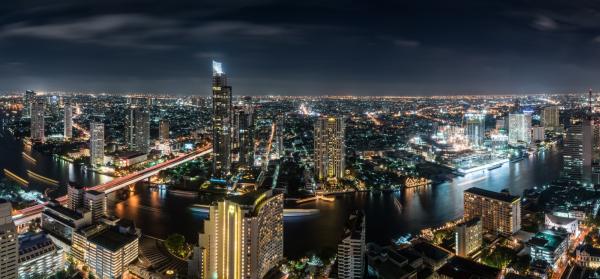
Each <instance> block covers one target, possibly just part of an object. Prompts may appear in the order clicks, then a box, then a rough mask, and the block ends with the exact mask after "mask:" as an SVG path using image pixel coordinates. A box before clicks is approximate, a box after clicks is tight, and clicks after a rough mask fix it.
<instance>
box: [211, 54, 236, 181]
mask: <svg viewBox="0 0 600 279" xmlns="http://www.w3.org/2000/svg"><path fill="white" fill-rule="evenodd" d="M212 102H213V119H212V122H213V123H212V125H213V144H212V145H213V148H212V150H213V154H212V175H213V177H215V178H220V179H225V178H227V175H228V174H229V172H230V170H231V141H232V140H231V137H232V135H231V126H232V121H233V119H232V108H231V86H228V85H227V76H226V75H225V72H223V67H222V65H221V63H219V62H216V61H213V78H212Z"/></svg>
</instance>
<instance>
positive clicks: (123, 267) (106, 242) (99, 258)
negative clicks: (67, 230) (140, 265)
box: [71, 220, 141, 278]
mask: <svg viewBox="0 0 600 279" xmlns="http://www.w3.org/2000/svg"><path fill="white" fill-rule="evenodd" d="M140 235H141V233H140V230H139V229H137V228H135V226H134V225H133V222H131V221H129V220H119V221H118V222H117V223H116V225H114V226H113V225H107V224H96V225H93V226H88V227H85V228H82V229H79V230H77V231H76V232H74V233H73V247H72V251H71V255H72V256H73V259H75V260H76V261H77V262H80V263H83V264H85V265H87V266H89V267H90V271H91V272H92V273H93V274H94V275H96V277H97V278H121V275H123V273H124V272H125V271H127V266H128V265H129V264H130V263H132V262H134V261H135V260H137V258H138V253H139V238H140Z"/></svg>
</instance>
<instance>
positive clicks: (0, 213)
mask: <svg viewBox="0 0 600 279" xmlns="http://www.w3.org/2000/svg"><path fill="white" fill-rule="evenodd" d="M18 269H19V240H18V234H17V227H16V226H15V222H13V219H12V206H11V204H10V202H8V201H6V200H0V278H2V279H17V278H18Z"/></svg>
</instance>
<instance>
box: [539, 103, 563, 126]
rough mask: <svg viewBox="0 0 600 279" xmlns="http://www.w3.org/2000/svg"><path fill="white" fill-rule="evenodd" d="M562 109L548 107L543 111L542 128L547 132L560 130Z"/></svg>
mask: <svg viewBox="0 0 600 279" xmlns="http://www.w3.org/2000/svg"><path fill="white" fill-rule="evenodd" d="M559 116H560V108H559V107H558V106H548V107H545V108H544V110H542V127H544V129H546V130H551V131H557V130H559V128H560V126H561V125H560V117H559Z"/></svg>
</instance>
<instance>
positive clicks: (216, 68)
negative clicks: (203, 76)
mask: <svg viewBox="0 0 600 279" xmlns="http://www.w3.org/2000/svg"><path fill="white" fill-rule="evenodd" d="M212 67H213V75H214V74H217V75H221V74H223V66H222V64H221V62H217V61H214V60H213V62H212Z"/></svg>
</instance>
